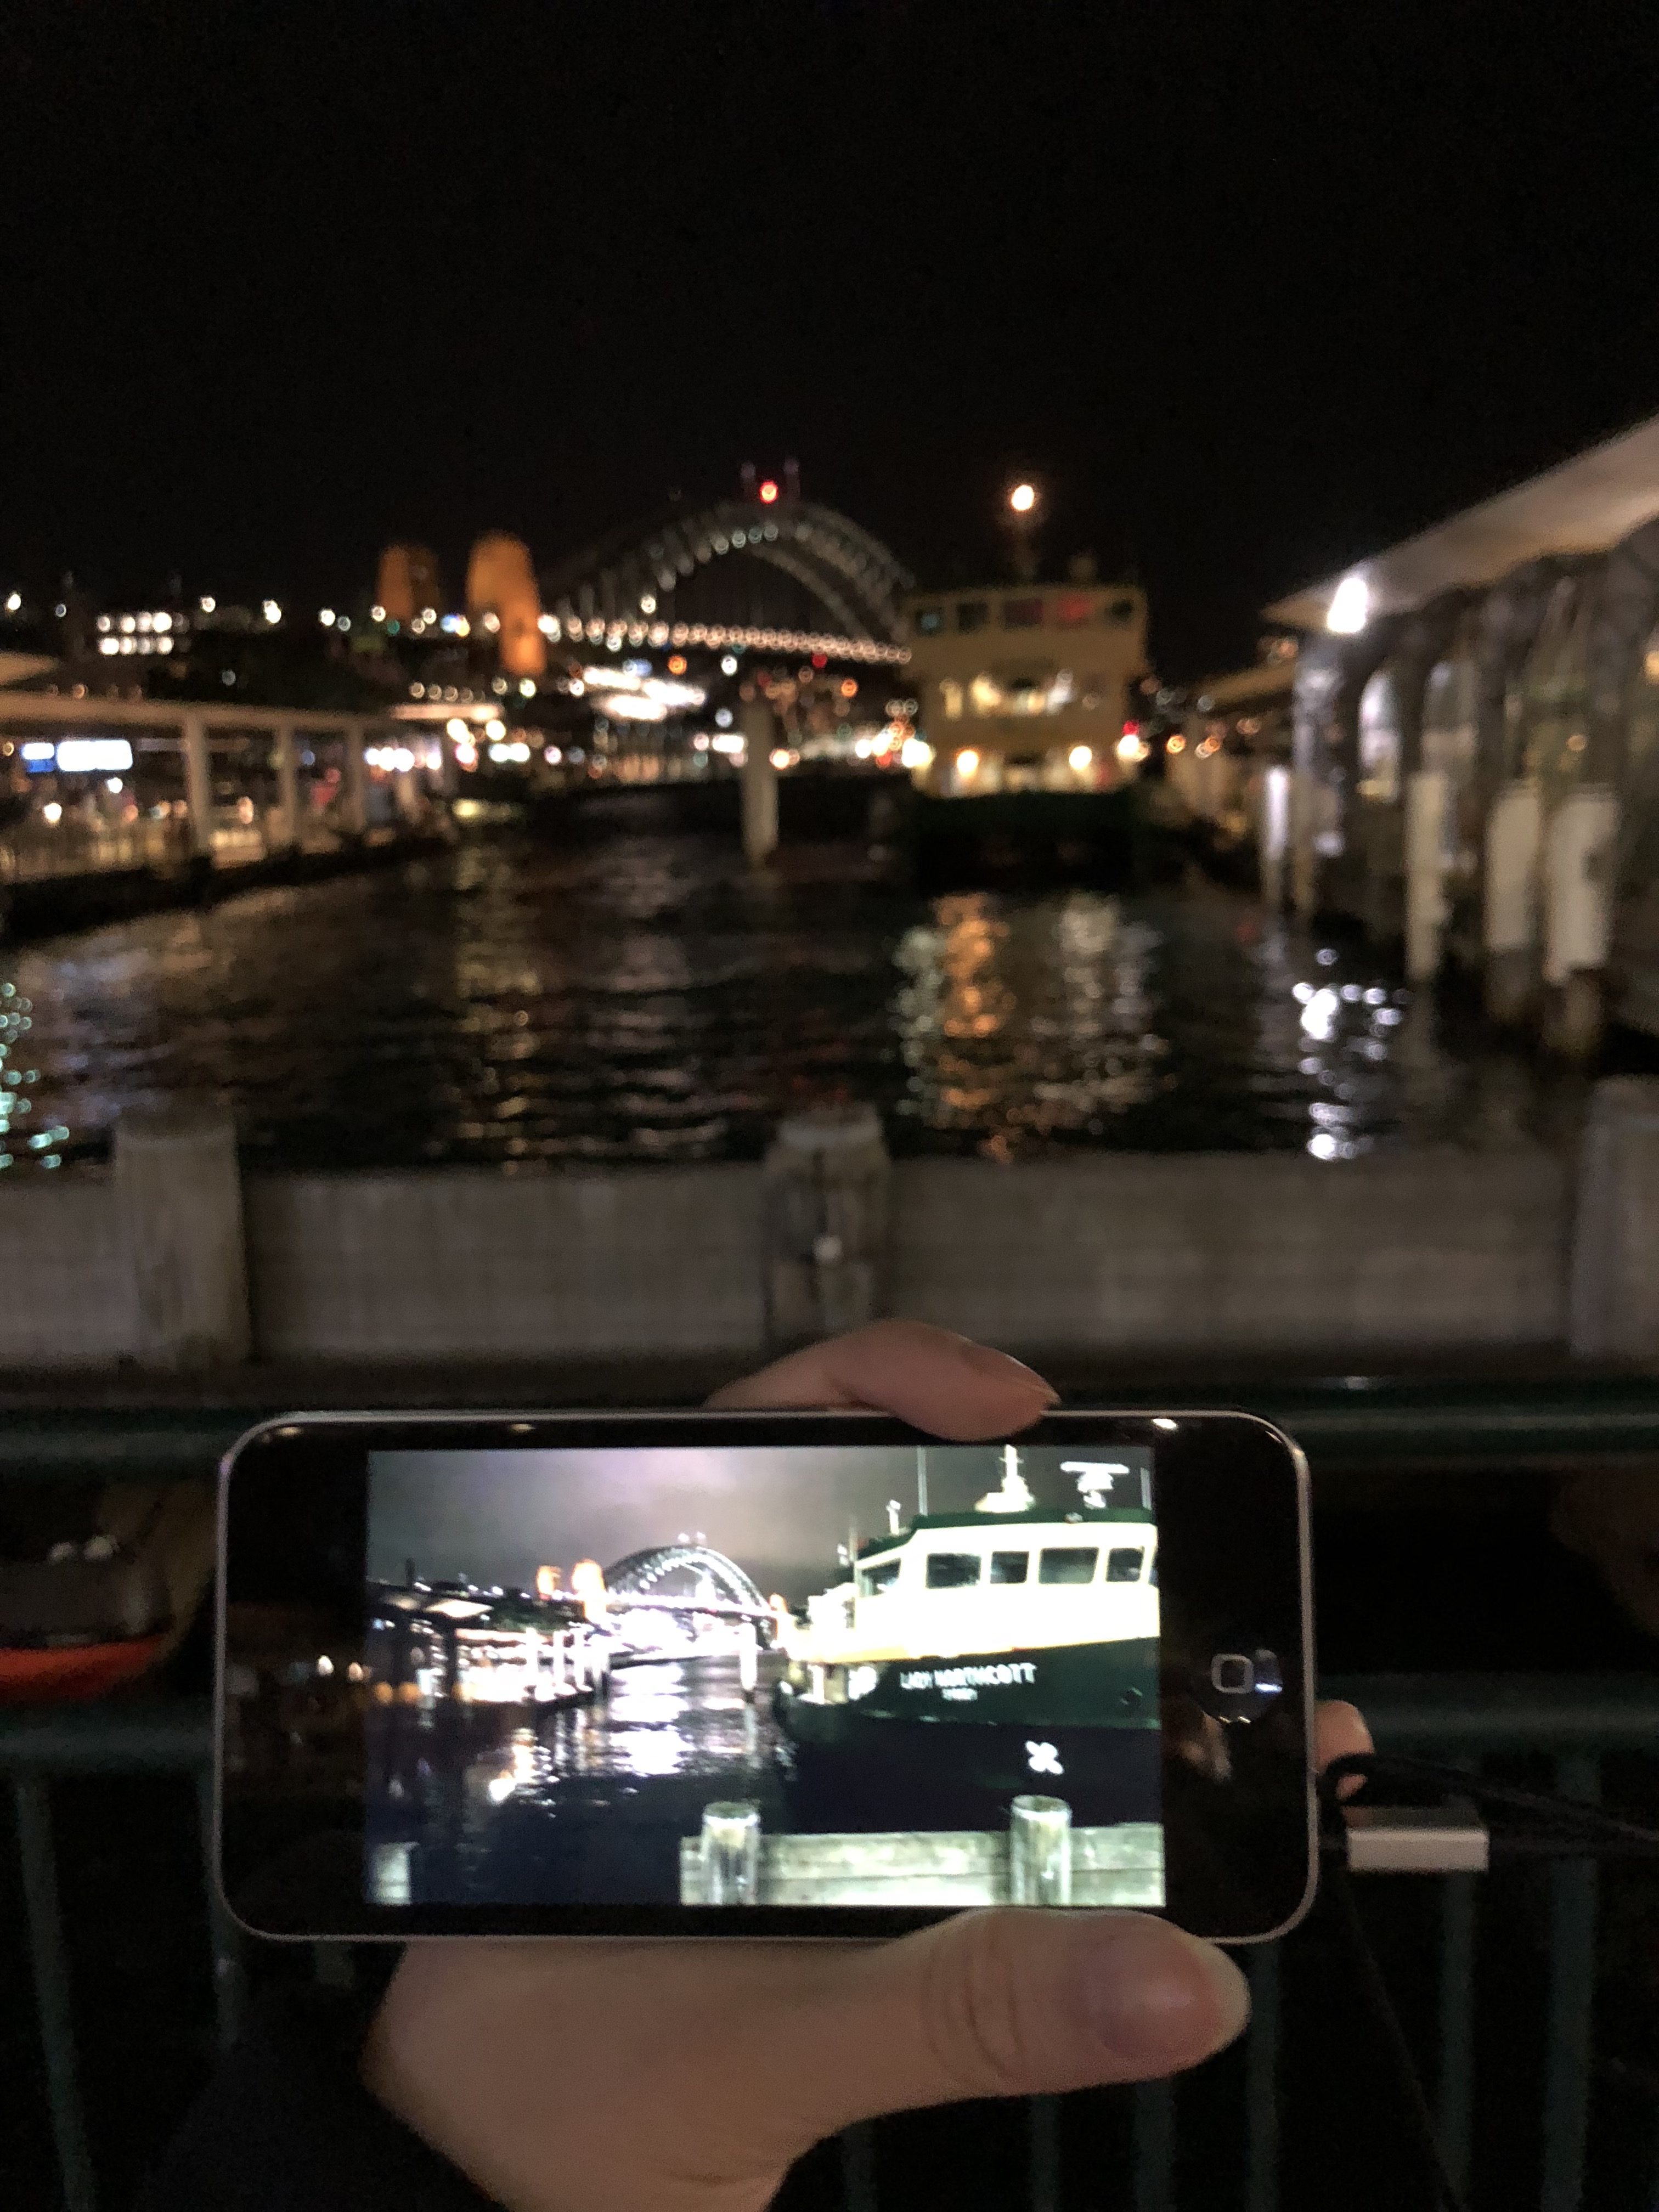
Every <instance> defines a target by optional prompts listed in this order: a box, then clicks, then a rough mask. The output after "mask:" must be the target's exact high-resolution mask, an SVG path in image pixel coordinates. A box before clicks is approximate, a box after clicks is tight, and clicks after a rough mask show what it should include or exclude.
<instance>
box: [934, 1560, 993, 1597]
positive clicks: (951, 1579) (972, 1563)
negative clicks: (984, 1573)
mask: <svg viewBox="0 0 1659 2212" xmlns="http://www.w3.org/2000/svg"><path fill="white" fill-rule="evenodd" d="M984 1564H985V1562H984V1561H983V1560H982V1559H981V1558H980V1555H979V1553H977V1552H930V1553H928V1554H927V1587H928V1589H970V1588H971V1587H972V1586H973V1584H974V1583H976V1582H977V1581H978V1580H979V1575H980V1569H981V1567H982V1566H983V1565H984Z"/></svg>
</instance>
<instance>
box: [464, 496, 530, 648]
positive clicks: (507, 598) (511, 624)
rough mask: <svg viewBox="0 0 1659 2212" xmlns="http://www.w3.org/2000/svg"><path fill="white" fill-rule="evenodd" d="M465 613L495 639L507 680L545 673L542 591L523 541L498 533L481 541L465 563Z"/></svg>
mask: <svg viewBox="0 0 1659 2212" xmlns="http://www.w3.org/2000/svg"><path fill="white" fill-rule="evenodd" d="M466 611H467V617H468V619H469V621H470V622H471V623H473V625H474V626H475V627H481V628H482V629H483V630H484V631H485V632H486V634H488V635H493V636H494V637H495V643H496V647H497V650H498V651H499V653H500V654H501V667H502V669H503V670H504V671H506V673H507V675H508V676H516V677H519V678H529V679H532V680H533V679H534V678H537V677H539V676H544V675H545V674H546V673H547V644H546V640H545V636H544V632H543V629H542V599H541V592H540V591H539V589H538V586H537V583H536V571H535V568H534V567H533V566H532V562H531V559H530V548H529V547H528V546H527V545H526V544H525V543H524V541H523V539H522V538H509V537H507V536H506V535H505V534H504V533H503V532H499V531H497V532H492V533H491V534H490V535H489V537H487V538H479V540H478V541H477V544H475V545H474V547H473V548H472V556H471V559H470V560H469V562H467V568H466Z"/></svg>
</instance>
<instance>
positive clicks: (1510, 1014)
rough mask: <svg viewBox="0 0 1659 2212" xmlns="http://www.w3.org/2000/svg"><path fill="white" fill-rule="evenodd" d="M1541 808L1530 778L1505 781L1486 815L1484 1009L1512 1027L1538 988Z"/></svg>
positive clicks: (1517, 1021) (1542, 816)
mask: <svg viewBox="0 0 1659 2212" xmlns="http://www.w3.org/2000/svg"><path fill="white" fill-rule="evenodd" d="M1543 832H1544V810H1543V800H1542V798H1541V795H1540V792H1539V787H1538V783H1537V781H1536V779H1535V778H1530V777H1524V778H1522V779H1520V780H1518V781H1516V782H1513V783H1507V784H1505V785H1504V787H1503V789H1502V790H1501V791H1500V792H1499V793H1498V796H1497V797H1496V798H1495V799H1493V801H1492V808H1491V811H1490V812H1489V813H1488V815H1487V817H1486V857H1485V871H1484V873H1485V884H1484V890H1483V896H1482V900H1481V935H1482V937H1483V939H1484V940H1485V951H1486V1011H1487V1012H1488V1013H1489V1014H1490V1015H1491V1016H1492V1019H1493V1020H1494V1021H1495V1022H1498V1023H1499V1024H1502V1025H1504V1027H1506V1028H1515V1027H1518V1026H1519V1025H1520V1024H1521V1023H1522V1022H1523V1021H1524V1020H1525V1019H1526V1017H1527V1013H1528V1010H1529V1008H1530V1007H1531V1006H1532V1004H1533V1001H1534V999H1535V997H1536V995H1537V990H1538V936H1539V927H1538V920H1539V917H1538V903H1539V888H1540V886H1539V860H1540V853H1541V847H1542V842H1543Z"/></svg>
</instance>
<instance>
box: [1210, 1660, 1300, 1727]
mask: <svg viewBox="0 0 1659 2212" xmlns="http://www.w3.org/2000/svg"><path fill="white" fill-rule="evenodd" d="M1284 1687H1285V1676H1284V1671H1283V1669H1282V1668H1280V1666H1279V1659H1278V1656H1277V1655H1276V1654H1275V1653H1273V1652H1272V1651H1267V1650H1255V1651H1218V1652H1217V1653H1216V1655H1215V1656H1214V1658H1212V1660H1211V1662H1210V1689H1211V1692H1212V1706H1211V1710H1212V1711H1213V1712H1214V1713H1215V1715H1216V1717H1218V1719H1220V1720H1224V1721H1249V1720H1255V1719H1258V1718H1259V1717H1261V1714H1263V1713H1265V1712H1266V1711H1267V1710H1268V1708H1269V1707H1270V1706H1271V1705H1272V1704H1273V1700H1274V1699H1275V1698H1277V1697H1279V1695H1280V1694H1281V1693H1282V1692H1283V1691H1284Z"/></svg>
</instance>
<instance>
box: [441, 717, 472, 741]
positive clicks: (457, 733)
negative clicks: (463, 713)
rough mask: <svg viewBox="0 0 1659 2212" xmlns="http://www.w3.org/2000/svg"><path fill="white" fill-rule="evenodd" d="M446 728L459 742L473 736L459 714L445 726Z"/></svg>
mask: <svg viewBox="0 0 1659 2212" xmlns="http://www.w3.org/2000/svg"><path fill="white" fill-rule="evenodd" d="M444 728H445V729H446V731H447V732H448V733H449V735H450V736H451V737H452V738H456V739H457V740H462V739H465V738H470V737H471V734H472V732H471V730H469V729H468V728H467V726H466V724H465V722H464V721H463V720H461V718H460V716H459V714H454V715H452V716H451V718H450V719H449V720H448V721H447V722H446V723H445V724H444Z"/></svg>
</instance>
